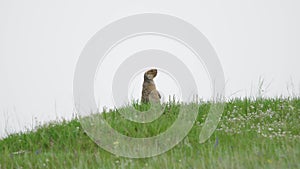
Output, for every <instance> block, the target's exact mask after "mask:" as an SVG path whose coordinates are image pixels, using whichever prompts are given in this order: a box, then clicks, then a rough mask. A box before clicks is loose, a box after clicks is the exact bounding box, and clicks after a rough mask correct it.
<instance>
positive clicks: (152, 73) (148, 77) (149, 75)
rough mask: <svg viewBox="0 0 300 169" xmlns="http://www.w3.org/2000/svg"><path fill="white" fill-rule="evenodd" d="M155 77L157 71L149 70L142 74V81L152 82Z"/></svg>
mask: <svg viewBox="0 0 300 169" xmlns="http://www.w3.org/2000/svg"><path fill="white" fill-rule="evenodd" d="M156 75H157V69H150V70H148V71H147V72H146V73H145V74H144V80H153V78H155V76H156Z"/></svg>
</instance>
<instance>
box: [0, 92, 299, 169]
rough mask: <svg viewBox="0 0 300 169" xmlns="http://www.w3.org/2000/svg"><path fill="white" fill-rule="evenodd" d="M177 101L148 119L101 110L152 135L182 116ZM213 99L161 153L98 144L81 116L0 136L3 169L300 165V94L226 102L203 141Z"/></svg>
mask: <svg viewBox="0 0 300 169" xmlns="http://www.w3.org/2000/svg"><path fill="white" fill-rule="evenodd" d="M178 106H180V104H178V103H170V104H169V105H168V107H167V108H166V110H165V112H164V114H163V115H162V116H161V117H160V118H159V119H157V120H156V121H154V122H151V123H149V124H139V123H133V122H129V121H127V120H124V119H122V118H121V117H120V114H119V113H118V111H117V110H115V111H110V112H106V113H103V114H102V115H103V116H104V117H105V119H106V121H107V122H108V123H109V124H110V125H111V126H112V127H113V128H114V129H115V130H117V131H119V132H120V133H122V134H124V135H127V136H132V137H149V136H154V135H157V134H158V133H161V132H163V131H165V130H166V129H167V128H168V127H170V126H171V125H172V123H173V122H174V120H175V119H176V118H177V115H178ZM209 107H210V103H203V104H201V105H200V108H199V114H198V117H197V121H196V122H195V123H194V126H193V128H192V130H191V131H190V132H189V134H188V136H187V137H185V139H184V140H182V141H181V142H180V143H179V144H178V145H177V146H175V147H174V148H173V149H171V150H169V151H168V152H166V153H164V154H161V155H159V156H155V157H151V158H144V159H130V158H124V157H118V156H115V155H113V154H111V153H109V152H107V151H105V150H103V149H101V148H100V147H99V146H97V145H96V144H95V143H94V142H93V141H92V140H91V139H90V138H89V137H88V136H87V135H86V134H85V132H84V131H83V129H82V127H81V125H80V122H79V120H78V119H73V120H71V121H60V122H52V123H49V124H47V125H41V126H39V127H38V128H37V129H35V130H34V131H29V132H26V133H19V134H13V135H9V136H8V137H6V138H4V139H2V140H0V169H6V168H80V169H81V168H137V169H141V168H197V169H199V168H214V169H216V168H272V169H274V168H300V161H299V159H300V99H299V98H293V99H291V98H285V99H283V98H270V99H256V100H250V99H234V100H231V101H228V102H227V103H226V106H225V110H224V113H223V115H222V118H221V121H220V123H219V125H218V128H217V130H216V131H215V132H214V134H213V135H212V137H211V138H210V139H209V140H208V141H206V142H205V143H204V144H200V143H199V133H200V130H201V128H202V126H203V122H204V121H205V119H206V115H207V112H208V110H209Z"/></svg>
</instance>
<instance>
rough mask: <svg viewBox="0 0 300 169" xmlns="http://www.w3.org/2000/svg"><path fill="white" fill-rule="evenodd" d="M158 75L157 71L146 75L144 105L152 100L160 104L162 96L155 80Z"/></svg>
mask: <svg viewBox="0 0 300 169" xmlns="http://www.w3.org/2000/svg"><path fill="white" fill-rule="evenodd" d="M156 75H157V69H151V70H148V71H147V72H145V74H144V83H143V91H142V103H149V101H150V100H151V102H152V101H154V102H159V103H160V98H161V96H160V94H159V92H158V91H157V90H156V87H155V84H154V81H153V79H154V78H155V76H156Z"/></svg>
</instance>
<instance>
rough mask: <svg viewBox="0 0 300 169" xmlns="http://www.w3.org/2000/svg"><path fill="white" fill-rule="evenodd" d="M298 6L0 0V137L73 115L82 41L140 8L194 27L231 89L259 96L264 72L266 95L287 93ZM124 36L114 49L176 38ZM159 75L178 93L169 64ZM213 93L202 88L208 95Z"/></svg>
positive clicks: (281, 2) (295, 58)
mask: <svg viewBox="0 0 300 169" xmlns="http://www.w3.org/2000/svg"><path fill="white" fill-rule="evenodd" d="M299 9H300V1H298V0H251V1H250V0H249V1H240V0H227V1H224V0H211V1H199V0H191V1H179V0H164V1H160V0H152V1H141V0H132V1H116V0H111V1H107V2H106V3H104V2H103V1H75V0H68V1H59V0H52V1H40V0H28V1H21V0H1V1H0V25H1V26H0V137H3V136H5V135H6V133H7V132H8V133H11V132H16V131H19V130H24V129H25V128H31V127H32V125H34V124H33V123H35V121H38V122H42V123H44V122H47V121H49V120H55V119H56V118H60V117H64V118H67V119H70V118H71V117H72V115H73V114H74V112H75V111H74V106H73V93H72V85H73V74H74V70H75V66H76V62H77V59H78V57H79V56H80V53H81V51H82V49H83V48H84V46H85V44H86V43H87V42H88V40H89V39H90V38H91V37H92V36H93V35H94V34H95V33H96V32H97V31H99V30H100V29H101V28H103V27H104V26H105V25H107V24H109V23H111V22H113V21H116V20H118V19H121V18H123V17H125V16H130V15H133V14H139V13H149V12H150V13H163V14H169V15H172V16H176V17H178V18H181V19H183V20H185V21H187V22H189V23H191V24H192V25H194V26H195V27H197V28H198V29H199V30H200V31H201V32H202V33H203V34H204V35H205V36H206V37H207V38H208V40H209V41H210V43H211V45H212V46H213V47H214V48H215V50H216V52H217V54H218V57H219V60H220V62H221V64H222V67H223V70H224V74H225V80H226V96H228V97H240V96H248V97H249V96H255V95H256V94H257V88H258V81H259V80H258V79H259V77H262V78H263V79H264V80H265V82H266V84H269V83H270V86H269V88H268V90H266V93H264V95H265V96H271V97H272V96H278V95H284V96H289V95H291V93H292V92H293V93H294V94H296V95H298V96H299V92H300V75H299V72H300V66H299V63H300V50H299V44H300V32H299V30H300V22H299V21H300V11H299ZM147 38H148V39H147ZM126 43H127V44H126ZM126 43H125V44H122V45H123V47H122V46H120V47H119V48H118V50H119V51H115V53H112V54H111V55H112V57H113V55H115V56H117V55H118V54H120V53H123V54H124V53H125V52H126V51H124V50H125V49H129V48H130V46H131V47H133V46H134V45H135V44H136V45H140V46H139V48H140V49H146V48H147V47H149V46H151V48H161V49H164V50H168V47H169V48H170V46H172V45H173V46H172V47H174V48H175V46H176V45H177V46H178V44H175V43H174V42H172V41H171V40H168V39H163V38H159V37H150V36H149V37H143V38H136V39H131V40H130V41H128V42H126ZM172 43H173V44H172ZM166 44H169V45H166ZM176 49H180V46H178V48H177V47H176ZM169 50H170V49H169ZM182 51H184V49H182ZM127 52H128V51H127ZM178 52H180V51H178ZM185 58H188V57H185ZM189 61H191V60H189V59H185V60H184V62H189ZM109 62H110V61H109V60H107V64H113V63H109ZM112 67H113V66H112ZM108 71H109V70H108ZM202 73H203V76H200V77H199V78H198V79H197V82H198V83H201V84H202V89H199V91H200V93H201V91H209V90H206V88H209V87H208V86H209V82H208V78H207V77H205V76H206V75H205V71H203V72H199V75H202ZM142 74H143V71H141V72H137V74H136V76H135V77H133V79H132V84H131V86H129V91H128V93H130V96H131V97H132V98H136V99H138V98H139V97H140V90H141V85H140V84H141V83H142V82H141V81H142ZM106 76H107V77H104V76H103V75H97V77H100V78H96V81H95V84H96V85H95V86H96V87H95V91H96V93H95V98H96V99H97V98H98V97H100V96H99V95H98V94H99V93H101V90H102V89H101V87H100V88H99V87H97V86H100V85H97V84H101V78H102V79H103V77H104V79H106V78H109V77H111V76H113V74H112V73H111V74H106ZM201 78H203V79H201ZM99 79H100V81H99ZM156 83H157V86H158V88H159V90H161V91H163V92H164V94H165V95H168V94H176V95H177V94H178V95H180V89H179V88H177V87H176V80H174V79H172V78H171V77H170V76H169V75H168V74H167V73H166V72H163V71H161V72H159V74H158V77H157V79H156ZM287 88H288V89H289V91H290V92H289V91H288V90H287ZM209 94H210V93H209V92H207V93H205V92H202V96H203V97H204V98H205V97H209ZM97 95H98V96H97ZM200 95H201V94H200ZM102 104H103V105H106V102H105V101H104V102H103V103H102ZM109 104H111V103H109V101H108V102H107V105H109Z"/></svg>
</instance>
